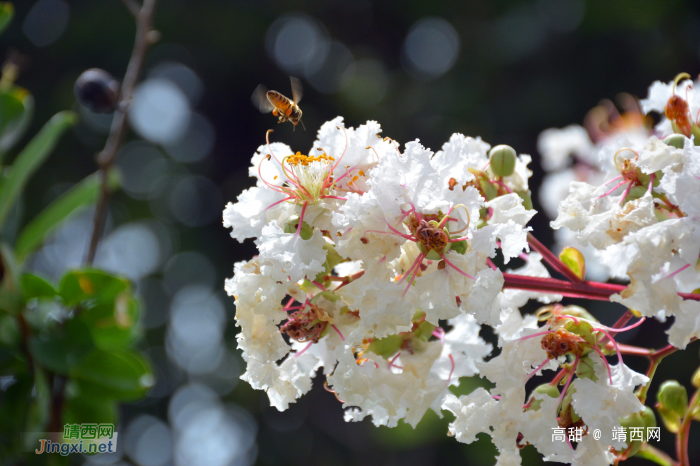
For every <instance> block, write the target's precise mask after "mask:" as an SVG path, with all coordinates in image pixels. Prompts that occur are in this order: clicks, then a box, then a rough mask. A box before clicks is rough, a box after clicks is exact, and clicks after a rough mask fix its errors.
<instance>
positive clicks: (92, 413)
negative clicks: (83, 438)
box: [63, 395, 117, 424]
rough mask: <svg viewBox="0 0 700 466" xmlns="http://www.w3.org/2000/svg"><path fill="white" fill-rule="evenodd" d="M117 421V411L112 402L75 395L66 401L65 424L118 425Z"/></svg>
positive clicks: (64, 409) (64, 410)
mask: <svg viewBox="0 0 700 466" xmlns="http://www.w3.org/2000/svg"><path fill="white" fill-rule="evenodd" d="M116 420H117V410H116V406H115V403H114V402H113V401H111V400H104V399H99V398H89V397H86V396H80V395H77V396H76V395H74V396H69V397H68V398H67V399H66V403H65V405H64V407H63V423H64V424H83V423H100V424H116Z"/></svg>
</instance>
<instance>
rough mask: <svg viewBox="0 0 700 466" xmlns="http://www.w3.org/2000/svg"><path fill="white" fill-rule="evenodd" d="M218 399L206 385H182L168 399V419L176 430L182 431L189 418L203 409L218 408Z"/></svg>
mask: <svg viewBox="0 0 700 466" xmlns="http://www.w3.org/2000/svg"><path fill="white" fill-rule="evenodd" d="M219 405H220V402H219V397H218V396H217V395H216V393H215V392H214V391H213V390H212V389H211V388H209V387H207V386H206V385H202V384H199V383H190V384H188V385H183V386H181V387H180V388H178V389H177V391H176V392H175V393H174V394H173V396H172V397H171V398H170V404H169V405H168V419H169V420H170V423H171V424H172V426H173V428H174V429H176V430H180V429H183V428H185V427H186V426H187V424H188V423H189V422H190V418H191V417H192V416H193V415H194V414H196V413H197V412H198V411H200V410H202V409H204V408H210V407H216V406H219Z"/></svg>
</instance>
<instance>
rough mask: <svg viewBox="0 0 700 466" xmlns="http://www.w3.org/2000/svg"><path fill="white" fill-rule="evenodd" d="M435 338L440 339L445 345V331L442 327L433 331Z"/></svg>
mask: <svg viewBox="0 0 700 466" xmlns="http://www.w3.org/2000/svg"><path fill="white" fill-rule="evenodd" d="M433 336H434V337H435V338H439V339H440V342H442V344H443V345H444V344H445V330H444V329H443V328H442V327H436V328H435V330H433Z"/></svg>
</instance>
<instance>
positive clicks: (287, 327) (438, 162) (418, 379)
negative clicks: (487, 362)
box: [224, 118, 556, 426]
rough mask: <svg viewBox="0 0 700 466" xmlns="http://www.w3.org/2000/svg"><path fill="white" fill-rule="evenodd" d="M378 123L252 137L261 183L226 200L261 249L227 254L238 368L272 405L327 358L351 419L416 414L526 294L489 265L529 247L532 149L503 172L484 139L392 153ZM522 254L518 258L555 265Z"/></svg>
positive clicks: (467, 366)
mask: <svg viewBox="0 0 700 466" xmlns="http://www.w3.org/2000/svg"><path fill="white" fill-rule="evenodd" d="M380 131H381V130H380V127H379V124H377V123H376V122H372V121H370V122H367V124H365V125H362V126H360V127H359V128H357V129H353V128H345V127H344V125H343V120H342V118H336V119H335V120H333V121H330V122H328V123H326V124H324V125H323V126H322V127H321V129H320V131H319V133H318V140H317V141H316V142H315V143H314V145H313V148H312V149H311V153H310V154H309V155H303V154H301V153H298V152H297V153H295V152H293V151H292V150H291V149H290V148H289V147H288V146H286V145H284V144H279V143H277V144H275V143H273V144H266V145H264V146H261V147H260V149H259V150H258V152H257V153H256V154H255V155H254V156H253V159H252V166H251V168H250V173H251V175H252V176H254V177H256V178H257V185H256V186H255V187H253V188H250V189H248V190H246V191H244V192H243V193H242V194H241V195H240V196H239V198H238V202H237V203H235V204H229V205H228V206H227V207H226V210H225V212H224V225H225V226H227V227H232V229H233V230H232V233H231V235H232V236H233V237H234V238H236V239H237V240H239V241H243V240H245V239H246V238H256V241H255V242H256V244H257V246H258V250H259V255H258V256H257V257H256V258H254V259H253V260H251V261H248V262H243V263H238V264H236V265H235V270H234V276H233V278H232V279H230V280H228V281H227V283H226V290H227V292H228V293H229V294H230V295H232V296H234V297H235V300H236V307H237V313H236V319H237V322H238V325H239V326H240V327H241V332H240V334H239V336H238V341H239V346H240V348H241V349H242V350H243V352H244V358H245V359H246V361H247V364H248V367H247V371H246V373H245V374H244V376H243V378H244V379H245V380H246V381H248V382H249V383H250V384H251V385H252V386H253V387H254V388H258V389H263V390H265V391H266V392H267V393H268V395H269V398H270V402H271V403H272V404H273V405H274V406H276V407H277V408H279V409H281V410H282V409H286V408H287V407H288V405H289V403H291V402H293V401H294V400H295V399H297V398H298V397H299V396H301V395H302V394H304V393H305V392H307V391H308V390H309V389H310V387H311V379H312V377H313V376H314V375H315V373H316V371H317V370H318V369H319V368H320V367H323V370H324V373H325V375H326V376H327V386H328V387H329V390H332V391H334V392H335V394H336V396H337V397H338V399H339V400H343V403H344V406H347V407H352V409H349V410H347V411H346V418H348V419H351V420H359V419H362V418H364V417H365V416H371V417H372V419H373V422H374V423H375V424H377V425H389V426H395V425H396V424H397V422H398V421H399V419H404V420H405V422H407V423H409V424H411V425H414V426H415V425H416V423H417V422H418V421H419V420H420V419H421V418H422V417H423V415H424V414H425V412H426V410H427V409H428V408H433V409H434V410H435V411H436V412H438V413H439V412H440V411H441V409H440V406H441V404H442V402H443V401H444V399H445V397H446V396H447V394H448V393H449V390H448V388H449V387H450V385H458V384H459V378H460V377H464V376H472V375H475V374H476V373H477V363H480V362H482V361H483V359H484V357H486V356H487V355H489V354H490V352H491V346H490V345H488V344H486V343H485V342H484V341H483V340H482V339H481V338H480V337H479V331H480V325H479V324H480V323H488V324H490V325H494V326H495V325H499V324H500V323H501V315H502V313H506V312H513V309H515V312H517V307H515V308H513V307H512V306H511V302H516V303H518V304H521V303H522V302H524V301H527V299H528V297H529V295H530V293H527V292H519V291H510V292H509V295H508V296H506V294H504V293H503V292H502V291H501V289H502V286H503V275H502V273H501V272H500V271H499V270H498V269H496V268H495V267H491V266H490V265H489V263H488V261H489V260H490V258H493V257H495V255H496V252H497V250H498V248H500V250H501V251H502V254H503V258H504V260H505V261H506V262H508V261H509V260H510V259H511V258H513V257H517V256H519V255H522V256H523V257H528V256H526V255H525V254H524V253H523V251H524V250H527V249H528V243H527V233H528V228H527V227H526V224H527V222H528V221H529V220H530V219H531V218H532V216H533V215H534V214H535V211H534V210H531V209H528V208H526V207H524V206H523V199H527V200H528V201H529V193H528V184H527V183H528V178H529V177H530V175H531V172H530V171H529V170H528V169H527V164H528V163H529V162H530V157H529V156H527V155H520V156H515V155H513V159H512V160H509V161H506V162H507V163H508V162H511V165H513V166H512V167H511V168H510V172H509V173H507V174H506V175H505V176H498V175H496V174H495V173H494V172H493V170H492V168H493V167H491V166H490V165H491V164H490V160H489V155H488V153H489V149H490V146H489V145H488V144H486V143H485V142H483V141H482V140H481V139H479V138H476V139H474V138H469V137H465V136H462V135H459V134H455V135H454V136H452V138H451V139H450V141H449V142H448V143H446V144H445V145H444V146H443V148H442V150H441V151H439V152H437V153H435V154H434V153H433V152H431V151H430V150H428V149H426V148H424V147H423V146H422V145H421V144H420V143H419V142H418V141H415V142H410V143H408V144H406V145H405V147H404V148H403V151H401V150H400V146H399V144H398V143H396V142H395V141H393V140H390V139H383V138H381V137H380V136H379V133H380ZM519 193H520V194H519ZM521 196H522V197H521ZM529 259H530V262H529V264H528V266H527V267H526V268H525V269H526V270H531V271H532V274H533V275H537V276H548V274H547V271H546V269H544V267H543V266H541V264H539V260H540V257H539V256H538V255H534V254H533V255H532V256H530V257H529ZM538 266H539V267H538ZM534 297H536V298H540V299H541V300H543V301H545V302H550V300H551V299H552V297H551V296H548V295H541V294H540V295H536V296H534ZM554 298H556V297H554ZM280 361H281V362H280Z"/></svg>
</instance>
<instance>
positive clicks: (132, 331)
mask: <svg viewBox="0 0 700 466" xmlns="http://www.w3.org/2000/svg"><path fill="white" fill-rule="evenodd" d="M79 319H80V320H82V321H83V322H85V324H87V326H88V327H89V328H90V333H91V334H92V338H93V340H94V342H95V346H96V347H98V348H101V349H104V350H111V349H116V348H122V347H125V346H128V345H129V344H131V343H133V342H134V341H136V339H137V338H138V336H140V333H139V327H138V326H137V325H136V324H137V322H138V320H139V302H138V300H137V299H136V298H135V297H134V296H133V295H132V294H130V293H128V292H122V293H120V294H118V295H117V296H116V298H115V299H113V300H111V301H100V302H96V303H86V306H85V307H83V309H82V312H81V313H80V316H79Z"/></svg>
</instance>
